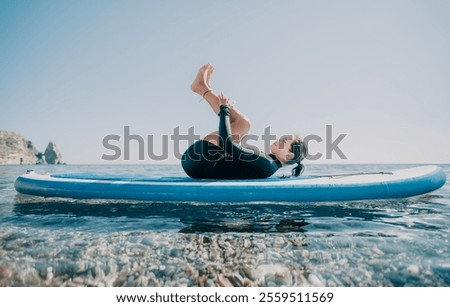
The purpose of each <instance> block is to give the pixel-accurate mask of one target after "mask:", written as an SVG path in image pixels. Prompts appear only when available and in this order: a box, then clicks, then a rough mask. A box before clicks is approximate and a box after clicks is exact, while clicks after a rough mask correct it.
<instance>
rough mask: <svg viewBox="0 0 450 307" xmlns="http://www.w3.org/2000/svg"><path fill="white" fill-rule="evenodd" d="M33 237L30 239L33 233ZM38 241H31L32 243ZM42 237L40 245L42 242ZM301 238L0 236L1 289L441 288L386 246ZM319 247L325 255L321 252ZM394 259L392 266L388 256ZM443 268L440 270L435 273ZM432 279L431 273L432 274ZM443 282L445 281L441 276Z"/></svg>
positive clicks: (437, 279)
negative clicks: (117, 287) (144, 287)
mask: <svg viewBox="0 0 450 307" xmlns="http://www.w3.org/2000/svg"><path fill="white" fill-rule="evenodd" d="M39 231H40V230H38V231H37V232H39ZM40 237H41V238H43V239H37V238H40ZM44 238H45V239H44ZM367 240H370V237H369V238H361V239H352V240H349V239H346V238H344V237H341V238H339V237H327V236H324V237H322V238H315V239H313V240H310V239H307V238H305V237H303V236H302V234H299V233H286V234H280V233H272V234H271V233H266V234H242V233H237V234H233V233H223V234H215V233H212V234H211V235H208V234H180V233H167V232H166V233H145V232H116V233H96V234H87V233H83V232H71V233H67V232H58V231H56V232H52V235H51V236H49V234H48V232H45V233H44V231H43V233H42V235H40V234H39V233H36V232H33V234H30V233H29V230H25V229H24V228H15V227H12V228H11V229H10V230H9V231H6V232H3V233H1V234H0V259H1V260H0V285H1V286H397V285H401V286H407V285H417V284H418V285H422V286H423V285H434V286H436V285H446V283H448V278H449V277H448V275H447V274H448V270H446V271H447V272H441V274H439V272H436V270H435V269H434V268H433V263H431V261H427V262H425V261H416V262H414V261H413V262H411V261H410V260H409V259H408V255H407V254H406V253H404V252H402V250H401V247H396V244H395V243H396V242H394V241H391V242H388V243H387V244H383V245H381V246H379V247H377V246H375V247H374V245H373V242H372V244H370V248H369V247H368V246H367V245H365V244H364V242H365V241H367ZM325 247H326V248H325ZM393 254H395V255H396V257H395V262H396V263H395V264H393V263H392V259H391V260H389V259H387V258H392V257H391V255H393ZM441 268H442V267H441ZM436 273H438V274H436ZM445 276H447V277H445Z"/></svg>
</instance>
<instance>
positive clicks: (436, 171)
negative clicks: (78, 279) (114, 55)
mask: <svg viewBox="0 0 450 307" xmlns="http://www.w3.org/2000/svg"><path fill="white" fill-rule="evenodd" d="M445 181H446V175H445V173H444V171H443V170H442V169H441V168H439V167H437V166H420V167H414V168H409V169H402V170H396V171H392V172H380V173H360V174H342V175H332V176H302V177H298V178H295V177H290V178H276V177H273V178H268V179H258V180H194V179H191V178H189V177H187V176H186V177H126V176H120V175H105V174H103V175H102V174H97V175H95V174H47V175H39V174H36V173H34V172H29V173H27V174H26V175H23V176H20V177H18V178H17V180H16V183H15V188H16V190H17V191H18V192H20V193H23V194H29V195H35V196H44V197H65V198H79V199H90V198H97V199H130V200H149V201H200V202H249V201H275V202H285V201H294V202H301V201H346V200H360V199H386V198H401V197H410V196H415V195H420V194H424V193H428V192H431V191H433V190H436V189H438V188H440V187H442V186H443V185H444V183H445Z"/></svg>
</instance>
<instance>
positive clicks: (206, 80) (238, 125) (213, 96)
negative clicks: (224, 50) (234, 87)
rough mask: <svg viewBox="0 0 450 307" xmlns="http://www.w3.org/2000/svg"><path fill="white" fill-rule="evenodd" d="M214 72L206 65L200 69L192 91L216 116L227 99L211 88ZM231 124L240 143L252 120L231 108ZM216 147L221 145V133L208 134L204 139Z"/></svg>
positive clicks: (236, 139)
mask: <svg viewBox="0 0 450 307" xmlns="http://www.w3.org/2000/svg"><path fill="white" fill-rule="evenodd" d="M213 71H214V66H212V65H211V64H206V65H203V66H202V67H200V69H199V71H198V73H197V76H196V77H195V79H194V81H193V82H192V85H191V90H192V91H193V92H195V93H197V94H199V95H200V96H202V97H203V98H204V99H205V100H206V101H207V102H208V104H209V105H210V106H211V108H212V109H213V111H214V113H215V114H219V111H220V105H221V104H223V103H226V99H225V100H224V99H223V98H222V99H221V97H219V95H217V93H216V92H214V91H213V90H212V87H211V83H210V81H211V75H212V73H213ZM230 111H231V114H230V124H231V131H232V133H233V139H234V141H237V142H240V141H241V140H242V138H243V137H244V136H245V135H247V133H248V131H249V130H250V120H249V119H248V118H247V116H245V115H244V114H243V113H241V112H240V111H239V110H238V109H237V108H235V107H231V108H230ZM203 139H204V140H207V141H209V142H211V143H213V144H215V145H219V133H218V132H217V131H215V132H213V133H210V134H208V135H207V136H206V137H204V138H203Z"/></svg>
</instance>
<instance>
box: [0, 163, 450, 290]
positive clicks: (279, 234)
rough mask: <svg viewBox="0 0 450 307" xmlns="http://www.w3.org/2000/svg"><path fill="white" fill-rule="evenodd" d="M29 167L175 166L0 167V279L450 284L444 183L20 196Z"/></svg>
mask: <svg viewBox="0 0 450 307" xmlns="http://www.w3.org/2000/svg"><path fill="white" fill-rule="evenodd" d="M410 166H411V165H312V166H308V168H307V171H306V173H308V174H333V173H349V172H361V171H367V172H374V171H385V170H394V169H401V168H407V167H410ZM441 167H442V168H443V169H444V170H445V172H446V173H447V177H448V178H450V165H441ZM27 169H33V170H35V171H36V172H38V173H46V172H58V173H65V172H71V173H72V172H83V173H86V172H88V173H109V174H111V173H114V174H126V175H155V176H161V175H168V176H174V175H180V176H183V175H184V174H183V171H182V169H181V167H180V166H178V165H163V166H161V165H119V166H111V165H109V166H88V165H82V166H81V165H78V166H77V165H73V166H72V165H61V166H0V286H55V285H62V286H86V285H88V286H90V285H93V286H204V285H205V286H216V285H234V286H242V285H254V286H310V285H312V286H449V285H450V244H449V234H450V184H449V183H448V182H447V183H446V185H445V186H444V187H443V188H441V189H439V190H437V191H435V192H432V193H430V194H427V195H423V196H419V197H414V198H409V199H397V200H382V201H352V202H324V203H279V204H277V203H267V204H264V203H258V204H248V203H192V202H186V203H180V202H176V203H173V202H172V203H164V202H156V203H155V202H143V201H108V200H72V199H68V200H63V199H44V198H40V197H31V196H24V195H19V194H17V192H16V191H15V190H14V181H15V179H16V178H17V176H19V175H21V174H24V173H25V172H26V170H27Z"/></svg>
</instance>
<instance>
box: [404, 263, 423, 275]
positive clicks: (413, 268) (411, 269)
mask: <svg viewBox="0 0 450 307" xmlns="http://www.w3.org/2000/svg"><path fill="white" fill-rule="evenodd" d="M406 271H407V272H408V273H410V274H419V272H420V269H419V266H418V265H415V264H412V265H410V266H408V267H407V268H406Z"/></svg>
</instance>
